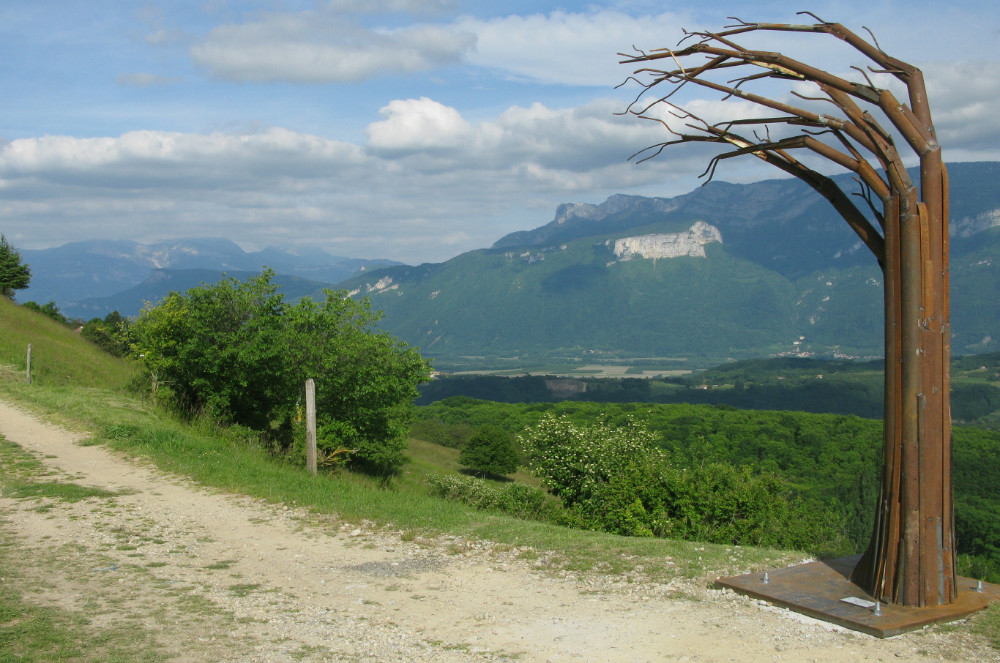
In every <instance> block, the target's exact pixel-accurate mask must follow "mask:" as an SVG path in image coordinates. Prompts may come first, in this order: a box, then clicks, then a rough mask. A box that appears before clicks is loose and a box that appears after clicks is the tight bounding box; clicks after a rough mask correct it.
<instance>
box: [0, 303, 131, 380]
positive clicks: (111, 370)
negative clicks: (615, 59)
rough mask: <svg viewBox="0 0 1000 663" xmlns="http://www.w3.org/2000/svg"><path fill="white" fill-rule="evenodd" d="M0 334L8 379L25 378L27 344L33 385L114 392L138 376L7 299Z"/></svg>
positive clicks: (1, 360) (0, 313)
mask: <svg viewBox="0 0 1000 663" xmlns="http://www.w3.org/2000/svg"><path fill="white" fill-rule="evenodd" d="M0 329H2V330H3V333H2V334H0V364H3V365H6V367H7V370H6V371H5V372H9V373H10V375H9V376H8V378H9V379H11V378H12V379H22V380H23V379H26V376H25V367H26V366H25V365H26V363H27V350H28V344H29V343H30V344H31V379H32V382H34V383H35V384H39V385H46V386H66V385H73V386H75V387H99V388H112V389H114V388H117V387H121V386H123V385H125V384H127V383H128V382H129V381H130V380H132V379H133V377H134V376H135V374H136V367H135V366H134V365H133V364H131V363H130V362H127V361H124V360H121V359H116V358H114V357H111V356H110V355H108V354H107V353H105V352H103V351H102V350H100V349H99V348H98V347H97V346H95V345H92V344H91V343H89V342H87V341H84V340H83V339H81V338H80V336H79V335H78V334H77V333H76V332H75V331H74V330H72V329H70V328H68V327H66V326H65V325H61V324H59V323H58V322H56V321H54V320H52V319H50V318H47V317H46V316H44V315H42V314H41V313H36V312H34V311H29V310H28V309H25V308H22V307H20V306H18V305H17V304H15V303H14V302H12V301H10V300H9V299H7V298H6V297H0Z"/></svg>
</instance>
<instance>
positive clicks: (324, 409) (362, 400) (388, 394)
mask: <svg viewBox="0 0 1000 663" xmlns="http://www.w3.org/2000/svg"><path fill="white" fill-rule="evenodd" d="M380 317H381V314H380V313H378V312H375V311H372V310H371V308H370V306H369V304H368V300H367V299H364V300H360V301H355V300H353V299H351V298H350V297H348V296H347V293H346V292H345V291H342V290H341V291H335V290H327V291H325V299H324V301H322V302H315V301H313V300H312V299H309V298H304V299H302V300H300V301H299V302H298V303H297V304H296V305H295V306H292V307H287V308H286V315H285V321H284V322H285V331H284V333H285V342H286V347H287V352H288V355H289V358H290V360H291V364H290V367H291V368H290V370H291V371H292V373H293V381H294V384H295V385H301V384H302V383H303V382H304V381H305V379H306V378H313V379H314V380H315V381H316V412H317V429H318V430H317V445H318V446H319V447H320V448H321V449H325V450H326V451H333V450H335V449H338V448H347V449H351V450H353V452H354V457H355V458H356V459H359V460H361V461H363V462H364V463H365V464H367V465H369V466H370V467H372V468H373V469H376V470H377V471H380V472H384V471H388V470H392V469H394V468H396V467H398V466H399V465H400V464H401V463H402V462H403V450H404V449H405V448H406V436H407V434H408V433H409V425H410V419H411V415H412V409H413V400H414V399H415V398H416V397H417V395H418V392H417V385H418V384H419V383H421V382H425V381H426V380H428V379H429V378H430V366H429V364H428V363H427V361H426V360H425V359H424V358H423V357H422V356H420V353H419V352H417V351H416V350H414V349H413V348H409V347H407V346H406V344H405V343H403V342H401V341H399V340H397V339H396V338H394V337H392V336H391V335H389V334H388V333H386V332H384V331H382V330H380V329H378V328H377V326H376V324H377V322H378V320H379V319H380ZM296 389H298V387H296ZM296 393H298V392H296Z"/></svg>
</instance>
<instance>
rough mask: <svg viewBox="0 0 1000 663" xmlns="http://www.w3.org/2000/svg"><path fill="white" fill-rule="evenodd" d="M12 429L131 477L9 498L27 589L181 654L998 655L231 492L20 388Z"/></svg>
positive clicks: (106, 472) (942, 638)
mask: <svg viewBox="0 0 1000 663" xmlns="http://www.w3.org/2000/svg"><path fill="white" fill-rule="evenodd" d="M0 434H3V435H4V436H5V437H6V438H7V439H8V440H11V441H13V442H16V443H17V444H19V445H21V446H22V447H24V448H26V449H28V450H32V451H34V452H37V453H38V454H39V456H40V459H41V460H42V462H43V463H45V465H47V466H48V467H49V468H51V470H52V475H51V476H52V477H53V478H54V479H60V478H61V479H63V480H72V481H73V482H75V483H78V484H83V485H89V486H98V487H102V488H106V489H108V490H112V491H116V493H117V495H116V496H115V497H111V498H90V499H87V500H84V501H81V502H77V503H74V504H66V503H62V502H60V503H58V504H56V505H54V506H53V507H52V508H46V505H44V504H43V505H41V506H40V504H39V502H38V501H36V500H26V499H10V498H0V520H2V521H5V522H4V523H3V525H2V528H0V531H2V532H5V533H11V535H12V536H15V537H17V538H18V540H19V544H20V546H21V547H22V549H23V550H24V551H25V559H28V560H45V562H46V563H45V564H42V563H41V562H39V563H38V564H37V565H35V566H32V567H31V568H37V572H36V577H35V578H34V580H33V583H32V587H33V589H32V591H31V592H30V593H29V595H28V599H29V600H31V601H35V602H38V603H46V604H52V605H60V606H64V607H69V608H73V609H77V610H82V611H84V612H86V614H88V615H89V616H90V617H91V620H92V623H93V624H95V625H96V626H98V627H99V626H100V625H101V624H104V623H106V624H108V625H118V626H121V625H125V626H128V625H135V626H136V627H137V632H140V631H141V632H150V633H152V634H153V637H154V638H155V639H156V641H157V642H158V643H159V644H160V645H161V646H163V647H164V648H165V650H166V651H167V652H169V653H170V654H171V655H172V656H173V658H172V659H171V660H174V661H268V662H285V661H289V662H290V661H379V662H382V661H387V662H393V661H435V662H442V663H447V662H452V661H455V662H458V661H515V660H516V661H523V662H534V661H539V662H545V661H552V662H556V661H608V662H633V661H634V662H643V661H699V662H714V661H720V662H721V661H823V662H831V663H833V662H837V663H848V662H850V663H856V662H858V661H889V660H904V661H937V660H955V661H989V660H994V661H1000V656H998V653H997V652H996V651H994V650H991V649H988V648H987V647H986V646H985V645H984V643H983V642H982V639H981V638H978V637H977V636H972V635H970V634H969V633H968V630H967V629H962V628H959V629H949V628H940V627H938V628H933V629H929V630H926V631H922V632H917V633H912V634H907V635H904V636H900V637H897V638H892V639H889V640H878V639H875V638H871V637H869V636H865V635H860V634H856V633H852V632H849V631H845V630H843V629H839V628H837V627H833V626H830V625H826V624H823V623H821V622H817V621H814V620H811V619H807V618H804V617H801V616H798V615H795V614H793V613H789V612H787V611H783V610H777V609H774V608H770V607H767V606H763V605H761V604H759V603H757V602H755V601H751V600H749V599H745V598H743V597H738V596H735V595H733V594H732V593H729V592H723V591H717V590H709V589H707V588H706V583H705V582H678V581H673V582H671V583H670V584H656V585H636V584H627V583H623V582H619V580H618V579H616V578H611V577H602V576H585V577H572V576H553V575H552V574H548V573H545V572H543V571H541V570H539V569H537V568H534V567H533V566H532V565H531V564H530V563H528V562H524V561H520V560H519V559H518V553H519V552H520V551H517V550H513V551H511V550H508V549H506V548H504V547H501V546H492V545H490V544H488V543H482V542H472V541H464V540H461V539H457V538H454V537H441V538H439V539H434V540H426V541H425V540H412V541H404V540H403V539H402V538H401V537H400V535H399V533H394V532H390V531H385V530H379V529H376V528H374V527H373V526H366V525H362V526H360V527H359V526H357V525H353V524H350V525H349V524H345V523H339V522H337V521H336V520H335V519H332V518H323V519H318V518H316V517H314V516H310V515H308V514H306V513H302V512H299V511H297V510H296V509H289V508H287V507H275V506H273V505H269V504H266V503H263V502H260V501H257V500H253V499H249V498H246V497H241V496H234V495H229V494H219V493H216V492H212V491H209V490H206V489H203V488H200V487H198V486H195V485H193V484H192V483H190V482H189V481H186V480H184V479H181V478H178V477H173V476H168V475H165V474H163V473H161V472H159V471H156V470H153V469H150V468H149V467H146V466H142V465H140V464H137V463H135V462H133V461H129V460H126V459H123V458H122V457H120V456H118V455H115V454H114V453H112V452H110V451H108V450H107V449H105V448H103V447H100V446H81V445H79V444H78V442H79V441H80V439H82V436H81V435H79V434H74V433H71V432H68V431H66V430H64V429H61V428H58V427H54V426H51V425H48V424H45V423H43V422H40V421H38V420H36V419H34V418H33V417H31V416H29V415H27V414H25V413H24V412H23V411H21V410H19V409H17V408H15V407H13V406H10V405H8V404H5V403H2V402H0ZM139 627H141V628H139Z"/></svg>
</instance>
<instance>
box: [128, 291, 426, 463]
mask: <svg viewBox="0 0 1000 663" xmlns="http://www.w3.org/2000/svg"><path fill="white" fill-rule="evenodd" d="M272 276H273V273H272V272H270V271H265V272H263V273H262V274H260V275H258V276H255V277H253V278H250V279H248V280H247V281H245V282H239V281H237V280H235V279H232V278H229V279H224V280H222V281H220V282H219V283H217V284H215V285H211V286H209V285H202V286H199V287H196V288H192V289H191V290H188V291H187V293H185V294H179V293H176V292H173V293H170V295H168V296H167V297H166V298H165V299H164V300H163V301H162V302H161V303H160V304H159V305H157V306H150V307H147V308H146V309H144V310H143V311H142V313H141V314H140V315H139V317H138V319H137V320H135V322H133V323H132V324H131V325H130V326H129V329H128V338H129V346H130V353H131V355H132V356H133V357H136V358H140V359H141V360H142V361H143V362H144V364H145V365H146V367H147V368H148V369H149V372H150V374H151V376H152V378H153V380H154V384H159V385H164V386H168V387H169V389H170V391H171V393H172V394H173V395H174V398H175V399H176V402H177V404H178V405H180V406H181V407H183V408H184V409H185V410H187V411H190V412H200V411H206V412H208V413H209V414H211V415H212V416H213V417H215V418H217V419H220V420H223V421H229V422H233V423H237V424H241V425H245V426H248V427H250V428H253V429H256V430H261V431H267V432H270V431H272V430H273V429H274V427H275V426H276V425H280V424H281V423H282V422H284V423H286V424H287V423H290V422H291V420H292V418H293V417H294V415H295V411H296V409H297V406H298V405H299V404H300V403H301V396H302V389H303V384H304V382H305V380H306V378H313V379H314V380H315V381H316V409H317V428H318V430H317V443H318V445H319V446H320V448H321V449H323V450H325V451H334V450H337V449H349V450H351V451H352V454H353V458H354V459H355V460H358V461H362V462H364V463H366V464H369V465H371V466H373V467H375V468H377V469H379V470H390V469H393V468H395V467H396V466H398V465H399V464H401V463H402V460H403V456H402V452H403V449H404V448H405V444H406V433H407V432H408V424H409V415H410V411H411V408H412V401H413V399H414V398H415V397H416V394H417V389H416V386H417V384H418V383H419V382H421V381H423V380H426V379H427V378H428V376H429V372H430V369H429V366H428V364H427V362H426V361H425V360H424V359H423V358H422V357H421V356H420V354H419V353H418V352H416V351H415V350H413V349H410V348H407V347H406V346H405V344H403V343H401V342H399V341H397V340H396V339H394V338H393V337H391V336H389V335H388V334H387V333H385V332H382V331H380V330H378V329H377V328H376V327H375V324H376V322H377V321H378V319H379V316H378V315H377V314H376V313H373V312H372V311H371V310H370V309H369V307H368V302H367V300H365V301H361V302H356V301H354V300H352V299H350V298H349V297H347V293H345V292H343V291H339V292H335V291H332V290H330V291H327V292H326V295H325V300H324V301H323V302H314V301H312V300H311V299H309V298H305V299H303V300H301V301H300V302H298V303H297V304H295V305H294V306H293V305H290V304H288V303H286V302H284V301H283V298H282V296H281V294H280V293H278V292H277V286H276V285H275V284H274V283H272V281H271V278H272ZM287 428H288V427H286V429H287ZM285 442H289V440H285Z"/></svg>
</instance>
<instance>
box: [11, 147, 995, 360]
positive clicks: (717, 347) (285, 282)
mask: <svg viewBox="0 0 1000 663" xmlns="http://www.w3.org/2000/svg"><path fill="white" fill-rule="evenodd" d="M949 172H950V182H951V231H952V232H951V279H952V299H951V301H952V331H953V338H952V348H953V352H954V353H955V354H965V353H974V352H995V351H997V350H998V349H1000V347H998V346H1000V163H996V162H979V163H956V164H950V165H949ZM837 179H838V181H839V183H840V184H841V186H842V187H844V188H845V189H846V190H848V191H851V190H854V188H855V187H854V185H853V183H852V182H851V180H850V178H848V177H846V176H845V177H840V178H837ZM21 253H22V257H23V258H24V259H25V261H26V262H28V263H29V264H30V265H31V268H32V283H31V288H30V289H29V290H28V291H26V292H24V293H19V295H18V300H19V301H25V300H28V299H34V300H35V301H37V302H39V303H45V302H47V301H49V300H54V301H55V302H56V303H57V304H58V305H59V306H60V308H61V309H62V310H63V312H64V313H65V314H67V315H70V316H77V317H81V318H84V319H89V318H90V317H95V316H103V315H105V314H106V313H107V312H110V311H111V310H118V311H120V312H121V313H123V314H126V315H135V314H136V313H137V312H138V310H139V309H140V308H141V306H142V302H143V301H144V300H145V301H156V300H158V299H160V298H161V297H162V296H164V295H165V294H166V293H167V292H169V291H171V290H178V291H183V290H186V289H188V288H190V287H192V286H194V285H197V284H198V283H201V282H214V281H215V280H217V279H218V278H219V276H220V275H221V273H222V272H226V273H228V274H229V275H230V276H234V277H237V278H241V277H242V276H244V275H246V274H248V273H252V272H257V271H259V270H260V268H261V267H263V266H264V265H267V266H269V267H271V268H273V269H274V270H275V271H276V272H277V274H278V277H277V279H276V280H277V281H278V283H279V284H281V286H282V288H283V289H284V292H285V294H286V296H287V297H289V298H292V299H295V298H298V297H300V296H303V295H307V294H308V295H312V296H314V297H320V296H322V289H323V288H324V287H332V286H331V285H330V284H335V285H336V287H338V288H344V289H347V290H348V291H349V292H351V293H352V295H353V296H366V297H369V298H370V299H371V302H372V306H373V308H375V309H380V310H382V311H384V313H385V317H384V319H383V321H382V326H383V327H384V328H385V329H387V330H388V331H390V332H391V333H393V334H394V335H396V336H398V337H399V338H401V339H403V340H404V341H406V342H407V343H409V344H411V345H414V346H417V347H419V348H421V349H422V351H423V352H424V354H426V355H427V356H429V357H431V358H434V359H435V360H437V361H438V364H439V365H444V364H448V363H449V362H450V363H452V364H454V365H461V364H463V363H465V364H468V363H476V362H481V361H489V360H490V359H491V358H492V359H496V358H508V359H509V358H517V361H520V362H521V363H528V362H538V363H544V362H545V361H547V360H549V359H553V358H563V357H571V358H576V359H594V360H598V361H599V360H601V359H623V358H628V359H635V358H658V359H659V360H663V359H665V358H672V359H678V360H686V361H690V362H691V363H696V364H697V365H700V366H705V365H709V364H712V363H719V362H721V361H722V360H725V359H728V358H736V359H740V358H750V357H761V356H768V355H786V356H787V355H799V356H803V355H806V356H808V355H814V356H822V357H831V356H833V357H836V356H848V357H874V356H879V355H880V354H881V352H882V343H883V340H882V280H881V278H882V275H881V272H880V271H879V269H878V266H877V265H876V262H875V260H874V258H873V257H872V256H871V255H870V254H869V253H868V251H867V249H865V248H864V247H863V246H862V245H861V242H860V241H859V240H858V239H857V237H856V236H855V235H854V234H853V233H852V232H851V231H850V229H849V228H848V227H847V225H846V224H845V223H844V222H843V221H842V220H841V219H840V217H839V216H838V215H837V214H836V212H834V211H833V209H832V207H831V206H830V205H829V204H828V203H827V201H826V200H825V199H823V198H821V197H820V196H819V195H817V194H816V193H815V192H814V191H812V189H810V188H809V187H807V186H806V185H804V184H802V183H801V182H799V181H798V180H795V179H783V180H768V181H763V182H757V183H754V184H729V183H725V182H712V183H709V184H708V185H707V186H704V187H701V188H699V189H697V190H695V191H692V192H691V193H688V194H684V195H682V196H677V197H675V198H645V197H639V196H626V195H615V196H612V197H610V198H608V199H607V200H606V201H605V202H603V203H601V204H599V205H592V204H586V203H572V204H565V205H561V206H559V208H558V209H557V210H556V214H555V217H554V218H553V220H552V221H551V222H550V223H547V224H545V225H542V226H540V227H538V228H535V229H533V230H526V231H522V232H517V233H513V234H510V235H507V236H506V237H503V238H501V239H499V240H498V241H497V242H496V243H495V244H494V245H493V246H492V247H491V248H488V249H481V250H477V251H470V252H467V253H463V254H461V255H459V256H456V257H455V258H453V259H451V260H448V261H446V262H443V263H434V264H424V265H419V266H409V265H402V264H399V263H395V264H392V263H390V261H384V260H382V261H379V260H374V261H365V260H353V259H349V258H341V257H336V256H330V255H328V254H325V253H323V252H322V251H311V252H309V253H305V254H301V253H300V254H295V253H291V252H288V251H281V250H278V249H265V250H264V251H260V252H257V253H246V252H244V251H242V250H241V249H240V248H239V247H238V246H237V245H235V244H234V243H232V242H229V241H226V240H178V241H175V242H164V243H161V244H156V245H152V246H146V245H142V244H137V243H135V242H98V241H93V242H78V243H74V244H67V245H66V246H63V247H59V248H57V249H48V250H45V251H22V252H21Z"/></svg>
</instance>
